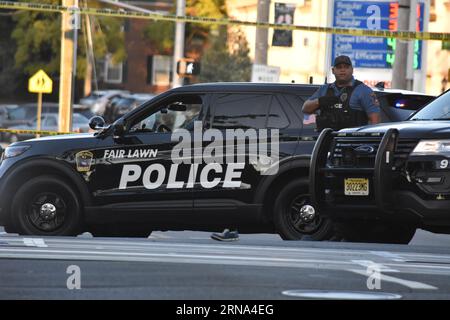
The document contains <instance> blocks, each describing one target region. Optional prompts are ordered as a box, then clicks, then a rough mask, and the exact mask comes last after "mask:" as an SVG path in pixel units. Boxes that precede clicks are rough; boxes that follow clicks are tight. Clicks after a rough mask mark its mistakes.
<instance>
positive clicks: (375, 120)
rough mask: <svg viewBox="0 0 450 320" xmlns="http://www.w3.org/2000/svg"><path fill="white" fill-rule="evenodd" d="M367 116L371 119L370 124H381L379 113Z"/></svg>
mask: <svg viewBox="0 0 450 320" xmlns="http://www.w3.org/2000/svg"><path fill="white" fill-rule="evenodd" d="M367 116H368V118H369V124H377V123H380V114H379V113H378V112H372V113H369V114H368V115H367Z"/></svg>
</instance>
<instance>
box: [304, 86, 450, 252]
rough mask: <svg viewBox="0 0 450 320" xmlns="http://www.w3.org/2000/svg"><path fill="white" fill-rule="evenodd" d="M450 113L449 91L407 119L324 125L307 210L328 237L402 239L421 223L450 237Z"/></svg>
mask: <svg viewBox="0 0 450 320" xmlns="http://www.w3.org/2000/svg"><path fill="white" fill-rule="evenodd" d="M449 115H450V90H448V91H447V92H445V93H444V94H442V95H441V96H439V97H438V98H436V99H435V100H434V101H433V102H431V103H430V104H428V105H427V106H425V107H424V108H422V109H421V110H420V111H418V112H417V113H415V114H414V115H413V116H411V117H410V118H409V119H408V120H407V121H403V122H399V123H384V124H377V125H368V126H363V127H359V128H348V129H343V130H340V131H338V132H333V131H332V130H331V129H326V130H324V131H323V132H322V133H321V135H320V136H319V138H318V141H317V144H316V146H315V148H314V152H313V155H312V158H311V163H310V177H309V183H310V184H309V186H310V194H311V202H310V204H309V205H310V207H309V209H308V210H309V211H311V212H315V215H316V219H320V221H321V223H322V225H323V226H326V227H322V231H323V234H325V233H326V229H328V231H329V234H330V236H341V237H343V238H344V239H347V240H349V241H363V242H389V243H404V244H407V243H409V242H410V240H411V239H412V238H413V236H414V234H415V232H416V229H417V228H421V229H424V230H427V231H430V232H435V233H443V234H450V217H449V214H448V213H449V209H450V179H449V178H450V165H449V164H450V161H449V159H450V148H449V146H450V130H449V128H450V117H449ZM312 208H313V209H312ZM320 217H321V218H320Z"/></svg>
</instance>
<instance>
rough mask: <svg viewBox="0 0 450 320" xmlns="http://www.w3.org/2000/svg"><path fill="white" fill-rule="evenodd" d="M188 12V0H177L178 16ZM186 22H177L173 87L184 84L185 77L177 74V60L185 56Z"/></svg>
mask: <svg viewBox="0 0 450 320" xmlns="http://www.w3.org/2000/svg"><path fill="white" fill-rule="evenodd" d="M185 13H186V0H177V16H184V15H185ZM184 27H185V23H184V22H176V26H175V43H174V49H173V63H172V88H176V87H179V86H181V85H183V82H182V81H183V78H181V77H180V76H179V75H178V74H177V62H178V61H179V60H180V59H181V58H184V36H185V31H184Z"/></svg>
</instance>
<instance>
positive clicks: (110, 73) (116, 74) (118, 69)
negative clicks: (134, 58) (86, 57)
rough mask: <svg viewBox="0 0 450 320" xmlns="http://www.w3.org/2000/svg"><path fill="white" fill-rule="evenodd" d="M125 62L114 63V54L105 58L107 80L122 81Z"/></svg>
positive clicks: (111, 81) (110, 81) (108, 81)
mask: <svg viewBox="0 0 450 320" xmlns="http://www.w3.org/2000/svg"><path fill="white" fill-rule="evenodd" d="M122 77H123V63H122V62H120V63H117V64H114V62H113V61H112V56H111V55H108V56H107V57H106V60H105V82H107V83H122Z"/></svg>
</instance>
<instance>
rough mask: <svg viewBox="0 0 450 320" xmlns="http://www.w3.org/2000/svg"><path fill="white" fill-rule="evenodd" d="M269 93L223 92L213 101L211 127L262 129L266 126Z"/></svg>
mask: <svg viewBox="0 0 450 320" xmlns="http://www.w3.org/2000/svg"><path fill="white" fill-rule="evenodd" d="M270 100H271V95H263V94H259V95H256V94H224V95H220V96H218V97H217V98H216V99H215V101H214V102H213V120H212V127H213V128H216V129H247V128H255V129H262V128H265V127H266V120H267V114H268V109H269V104H270Z"/></svg>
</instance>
